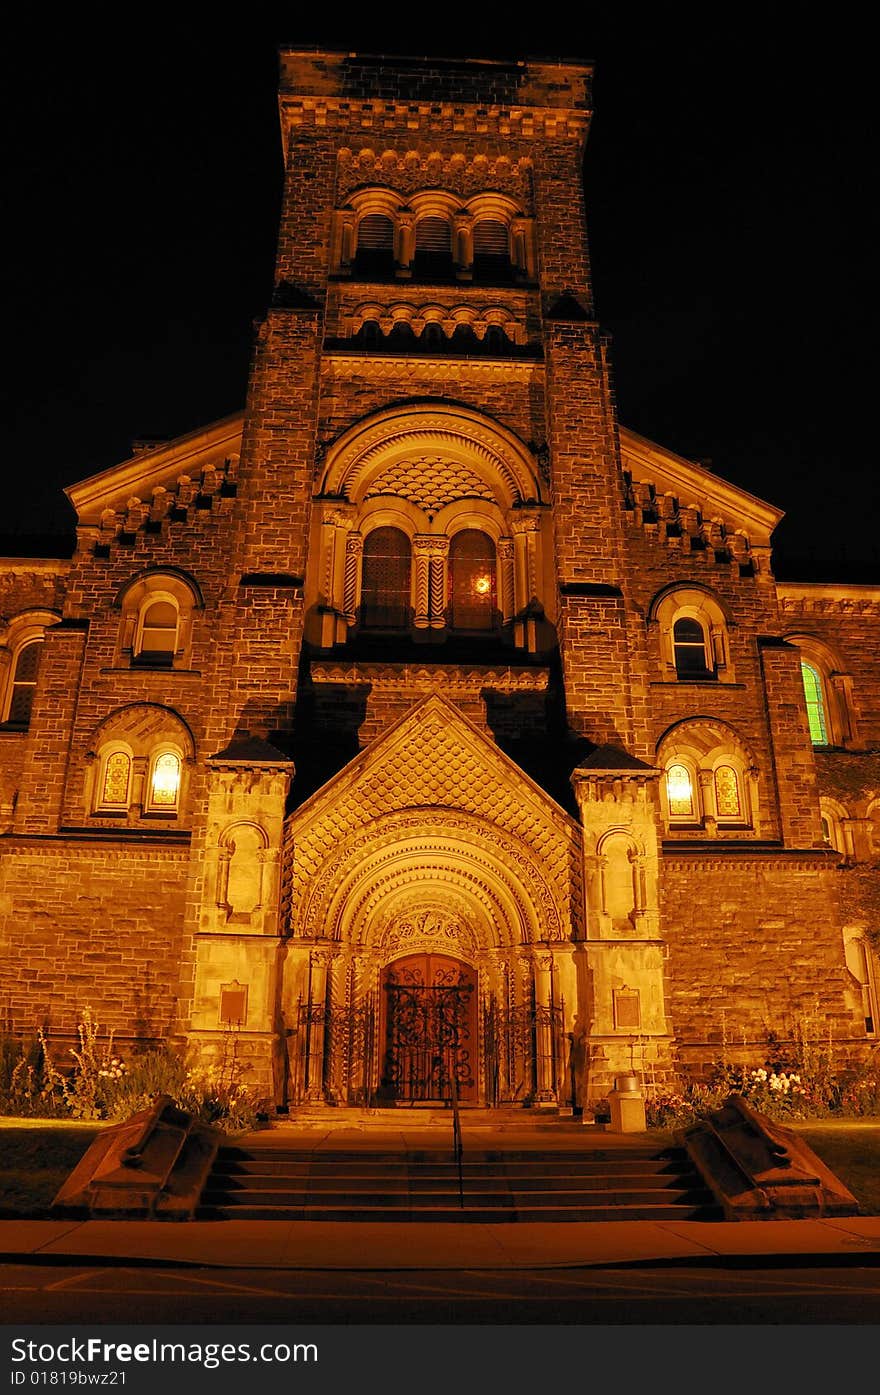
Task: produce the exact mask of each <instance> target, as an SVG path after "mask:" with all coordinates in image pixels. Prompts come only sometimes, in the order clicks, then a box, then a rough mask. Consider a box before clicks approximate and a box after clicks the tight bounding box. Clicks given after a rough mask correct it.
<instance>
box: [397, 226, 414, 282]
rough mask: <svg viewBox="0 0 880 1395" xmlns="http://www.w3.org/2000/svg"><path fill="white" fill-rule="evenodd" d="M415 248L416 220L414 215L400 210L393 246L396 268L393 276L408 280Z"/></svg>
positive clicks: (410, 274)
mask: <svg viewBox="0 0 880 1395" xmlns="http://www.w3.org/2000/svg"><path fill="white" fill-rule="evenodd" d="M415 250H416V222H415V217H414V216H413V214H412V213H410V212H408V211H401V212H400V213H398V215H397V235H396V247H395V259H396V261H397V270H396V271H395V273H394V274H395V276H398V277H399V278H400V279H401V280H409V278H410V277H411V276H412V259H413V256H414V255H415Z"/></svg>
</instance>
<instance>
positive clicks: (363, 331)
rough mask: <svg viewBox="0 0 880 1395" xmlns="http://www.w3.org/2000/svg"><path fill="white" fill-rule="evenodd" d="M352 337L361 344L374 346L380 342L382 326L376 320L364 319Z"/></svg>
mask: <svg viewBox="0 0 880 1395" xmlns="http://www.w3.org/2000/svg"><path fill="white" fill-rule="evenodd" d="M354 337H355V339H358V340H359V341H360V342H361V344H367V345H369V346H370V347H375V346H377V345H379V344H381V343H382V338H383V335H382V326H381V325H380V323H379V321H378V320H364V322H363V324H362V325H361V327H360V329H359V330H358V332H357V334H356V335H355V336H354Z"/></svg>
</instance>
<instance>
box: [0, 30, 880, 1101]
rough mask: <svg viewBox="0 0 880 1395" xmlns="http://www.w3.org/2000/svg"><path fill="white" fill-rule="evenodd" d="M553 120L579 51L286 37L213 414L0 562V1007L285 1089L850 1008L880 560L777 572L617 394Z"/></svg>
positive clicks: (633, 1042)
mask: <svg viewBox="0 0 880 1395" xmlns="http://www.w3.org/2000/svg"><path fill="white" fill-rule="evenodd" d="M589 117H590V73H589V70H587V69H585V68H583V67H575V66H570V65H556V64H543V63H522V64H500V63H451V62H442V63H437V64H432V63H430V62H428V61H427V60H420V61H416V60H395V61H394V62H393V63H390V62H389V61H388V60H376V59H371V58H367V57H351V56H345V55H339V54H320V53H314V52H311V53H293V52H291V53H285V54H283V55H282V66H281V124H282V133H283V141H284V149H285V158H286V169H287V181H286V193H285V200H284V210H283V214H282V223H281V230H280V238H279V250H278V264H277V276H276V291H275V296H274V299H273V302H272V305H271V306H270V308H269V310H268V312H267V314H266V316H265V319H264V320H263V321H262V323H261V324H260V326H259V329H258V333H257V336H256V344H255V349H254V358H253V368H252V374H251V381H250V387H249V392H248V400H247V406H246V408H245V411H244V413H243V415H239V416H235V417H231V418H229V419H227V420H225V421H222V422H219V423H216V424H214V425H212V426H210V427H208V428H206V429H205V430H203V431H200V432H196V433H193V434H192V435H190V436H187V437H184V438H182V439H179V440H176V441H172V442H168V443H166V444H163V445H160V446H157V447H153V448H151V449H148V450H144V451H141V452H139V453H138V454H136V455H135V456H134V457H133V458H132V459H131V460H129V461H126V462H124V463H123V464H121V465H120V466H118V467H117V468H115V469H111V470H108V471H105V472H104V473H103V474H100V475H98V476H95V477H93V478H91V479H89V480H86V481H84V482H83V483H81V484H78V485H75V486H72V487H71V489H70V490H69V495H70V498H71V501H72V503H73V504H74V506H75V508H76V511H77V515H78V519H79V527H78V545H77V550H76V553H75V555H74V557H73V559H72V560H71V561H70V562H66V561H65V562H61V561H46V560H33V561H31V560H26V561H15V562H4V563H0V596H2V623H3V633H2V637H0V638H2V643H3V646H4V647H3V648H2V649H0V657H2V660H3V663H4V665H5V667H4V670H3V694H4V697H3V701H4V708H3V713H2V715H3V718H4V719H5V721H4V725H3V728H2V731H0V763H2V764H0V770H2V777H0V779H2V783H0V818H2V824H0V829H2V838H0V917H2V919H0V951H2V954H3V961H2V962H3V981H2V999H0V1002H2V1007H3V1011H4V1013H5V1016H6V1018H7V1021H8V1024H9V1025H10V1026H11V1027H12V1028H13V1029H15V1030H19V1031H28V1030H31V1029H33V1027H34V1026H35V1024H37V1023H45V1024H48V1027H49V1029H50V1031H51V1032H52V1033H54V1034H55V1035H61V1036H63V1035H64V1034H65V1033H71V1032H72V1031H73V1030H74V1027H75V1023H76V1021H77V1018H78V1014H79V1012H81V1010H82V1009H83V1007H85V1006H86V1005H89V1006H91V1007H92V1008H93V1009H94V1011H95V1012H96V1014H97V1016H98V1018H99V1020H100V1021H101V1022H102V1023H104V1024H106V1025H107V1026H112V1027H114V1028H115V1029H116V1030H117V1033H118V1039H120V1040H122V1041H125V1040H126V1039H133V1038H134V1039H138V1040H140V1041H147V1040H149V1041H155V1040H165V1039H174V1040H178V1041H181V1040H183V1039H188V1040H189V1041H190V1042H193V1043H195V1044H196V1045H197V1046H198V1047H199V1048H200V1049H201V1050H202V1051H203V1052H205V1053H208V1054H210V1053H218V1052H219V1053H222V1052H224V1051H226V1050H227V1049H228V1045H229V1041H230V1034H231V1035H232V1036H233V1037H234V1041H235V1048H236V1051H237V1053H238V1055H239V1059H240V1060H241V1061H242V1062H244V1063H245V1065H246V1068H247V1069H248V1070H249V1071H250V1072H251V1073H252V1079H253V1080H255V1081H257V1082H259V1083H260V1086H261V1088H263V1089H264V1090H265V1092H266V1094H267V1096H268V1097H270V1098H272V1099H274V1101H275V1103H276V1104H278V1105H281V1106H286V1105H290V1104H296V1103H298V1102H300V1101H302V1100H309V1101H313V1102H316V1103H317V1102H320V1101H326V1102H328V1103H337V1104H339V1103H364V1102H367V1101H374V1102H376V1101H378V1102H380V1103H381V1102H385V1103H392V1102H394V1101H397V1100H406V1101H409V1100H411V1099H426V1100H430V1099H434V1098H442V1097H444V1096H448V1093H449V1089H450V1080H451V1078H452V1076H453V1075H455V1078H456V1079H457V1082H458V1087H459V1092H460V1094H461V1096H462V1098H463V1099H465V1100H466V1101H467V1102H471V1103H488V1104H501V1103H505V1102H519V1103H530V1104H533V1105H536V1106H541V1105H544V1106H548V1107H552V1106H554V1105H557V1104H561V1105H566V1104H569V1103H570V1102H571V1100H572V1095H573V1093H574V1095H575V1098H576V1102H577V1103H582V1102H583V1100H584V1098H596V1097H598V1096H601V1095H603V1094H604V1092H605V1090H606V1089H607V1087H608V1085H609V1082H610V1080H611V1077H612V1076H613V1075H614V1073H615V1072H617V1071H620V1070H623V1069H628V1068H630V1067H631V1066H635V1067H636V1068H637V1069H638V1070H641V1071H643V1072H644V1074H645V1077H646V1079H647V1081H648V1082H649V1083H658V1082H662V1081H664V1080H666V1079H667V1078H668V1077H669V1075H670V1073H672V1072H678V1071H681V1070H689V1071H692V1072H693V1071H699V1070H703V1069H705V1068H706V1067H707V1066H709V1065H710V1064H711V1063H712V1062H713V1061H715V1060H717V1059H718V1058H719V1056H720V1055H721V1053H722V1051H726V1053H727V1055H728V1056H729V1057H736V1058H739V1059H742V1060H751V1061H757V1060H761V1059H763V1058H764V1056H765V1054H766V1051H767V1043H768V1039H769V1036H770V1034H771V1033H772V1034H775V1037H776V1038H778V1039H780V1040H782V1041H785V1040H790V1039H791V1038H792V1036H793V1034H794V1033H795V1031H796V1030H797V1029H798V1028H799V1027H803V1025H804V1023H805V1022H806V1023H808V1024H812V1025H813V1026H814V1027H815V1028H816V1029H817V1030H819V1031H821V1034H822V1035H823V1036H827V1034H828V1033H829V1032H830V1033H831V1034H832V1036H833V1038H834V1040H835V1041H836V1042H837V1043H838V1044H839V1046H840V1048H841V1050H842V1051H843V1052H844V1053H848V1054H850V1055H853V1056H856V1055H858V1054H859V1053H860V1052H862V1051H863V1050H864V1049H865V1046H866V1045H867V1044H869V1043H870V1042H871V1041H873V1040H875V1039H876V1036H877V1031H878V1021H877V1002H876V980H875V977H874V974H875V969H874V966H873V961H872V958H871V953H870V944H871V939H872V936H873V935H874V934H875V930H876V925H877V914H876V913H877V909H878V906H877V899H878V898H877V886H878V876H877V860H878V856H880V812H878V807H880V806H878V798H880V757H878V754H877V752H878V747H880V679H878V670H877V652H878V639H880V588H863V587H848V586H835V587H816V586H810V585H803V586H798V585H793V584H790V583H787V584H785V585H777V583H776V582H775V581H774V578H773V575H772V572H771V569H770V544H771V534H772V532H773V529H774V527H775V526H776V524H777V523H778V521H779V519H780V517H781V514H780V512H779V510H777V509H775V508H773V507H772V506H770V505H768V504H766V503H764V502H762V501H761V500H759V499H756V498H754V497H753V496H751V495H749V494H747V493H745V492H744V491H742V490H740V489H738V488H737V487H736V486H734V485H732V484H729V483H727V482H726V481H724V480H722V479H720V478H719V477H718V476H716V475H714V474H712V473H710V472H709V471H707V470H706V469H704V468H703V467H701V466H699V465H697V464H695V463H693V462H691V461H687V460H684V459H681V458H680V457H678V456H676V455H674V454H673V453H671V452H669V451H667V450H664V449H663V448H661V447H659V446H657V445H654V444H653V443H651V442H649V441H646V440H644V439H642V438H640V437H638V436H636V435H634V434H633V433H631V432H627V431H626V430H624V429H622V428H619V427H618V424H617V420H616V415H615V408H614V401H613V396H612V393H611V389H610V385H609V371H608V363H607V352H606V348H607V346H606V342H605V340H604V339H603V337H602V334H601V332H600V329H599V327H598V325H597V324H596V322H595V320H594V318H593V309H592V297H591V280H590V271H589V262H588V255H587V241H586V228H585V215H584V196H583V187H582V178H581V166H582V158H583V148H584V142H585V139H586V136H587V130H588V124H589ZM802 662H803V663H805V664H806V665H807V669H806V672H807V683H808V688H809V685H810V684H811V683H812V685H813V686H812V688H810V689H809V691H810V694H811V696H810V704H811V705H810V710H809V712H808V706H807V700H806V697H805V691H806V690H805V687H804V681H803V676H802V668H801V664H802ZM811 675H812V676H811ZM420 1023H421V1027H419V1024H420ZM426 1024H427V1025H426ZM419 1031H421V1036H420V1037H419ZM408 1034H409V1035H408ZM413 1034H415V1036H413ZM572 1044H573V1046H574V1051H575V1057H576V1059H577V1060H578V1061H580V1060H581V1059H583V1060H584V1061H585V1062H586V1074H585V1075H582V1073H581V1072H580V1069H579V1070H578V1071H576V1072H575V1074H576V1075H577V1077H578V1078H577V1081H576V1083H575V1086H574V1088H573V1085H572V1075H571V1071H570V1069H569V1062H570V1053H571V1050H572ZM420 1053H421V1054H420Z"/></svg>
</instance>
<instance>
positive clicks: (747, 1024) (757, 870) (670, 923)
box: [661, 850, 864, 1069]
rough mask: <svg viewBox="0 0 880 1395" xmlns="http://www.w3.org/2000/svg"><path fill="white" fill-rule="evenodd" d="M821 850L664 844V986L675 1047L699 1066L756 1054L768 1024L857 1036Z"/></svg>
mask: <svg viewBox="0 0 880 1395" xmlns="http://www.w3.org/2000/svg"><path fill="white" fill-rule="evenodd" d="M834 878H835V871H834V867H833V859H832V858H831V857H830V856H829V854H828V853H823V852H819V853H812V854H809V855H801V856H797V857H792V856H789V855H786V854H763V855H761V854H757V853H756V854H750V853H741V854H740V853H738V854H736V855H734V856H731V855H729V854H728V855H725V856H723V857H719V856H717V855H716V856H712V855H710V854H705V855H704V854H696V855H688V854H687V853H682V852H680V851H676V852H675V853H672V852H670V851H668V850H667V852H666V853H665V854H664V857H663V863H662V877H661V887H662V904H663V915H664V938H665V941H666V944H667V945H668V949H669V957H668V961H667V995H668V1005H669V1010H670V1014H671V1018H672V1023H673V1029H674V1032H675V1038H676V1042H677V1046H678V1052H679V1058H680V1060H681V1061H682V1063H684V1064H686V1065H687V1066H689V1067H690V1068H691V1069H694V1068H697V1069H707V1068H708V1067H710V1066H711V1065H712V1064H713V1063H715V1062H718V1061H719V1060H720V1059H721V1056H722V1053H723V1051H724V1049H725V1040H726V1048H727V1055H728V1059H729V1060H731V1061H736V1060H743V1061H746V1062H752V1063H755V1064H759V1063H761V1062H762V1061H763V1060H764V1059H765V1058H766V1055H767V1051H768V1047H769V1037H770V1034H771V1033H772V1034H774V1035H775V1037H776V1038H781V1039H783V1040H790V1039H791V1038H792V1036H793V1034H794V1032H795V1031H796V1029H797V1028H798V1024H799V1023H804V1022H806V1023H807V1024H808V1026H809V1024H813V1025H812V1026H811V1027H810V1030H811V1031H813V1032H819V1033H820V1034H821V1035H822V1036H823V1038H827V1035H828V1033H829V1031H830V1032H831V1034H832V1038H833V1040H834V1041H836V1042H837V1043H839V1045H840V1047H841V1049H842V1050H844V1051H845V1050H847V1049H852V1050H857V1049H858V1047H859V1045H860V1044H863V1043H864V1036H863V1034H862V1033H860V1031H859V1027H858V1023H857V1020H856V1015H855V1000H854V999H849V998H848V997H847V991H848V989H849V987H850V985H849V982H848V975H847V973H846V970H845V968H844V967H843V954H842V940H841V934H840V930H839V928H838V923H837V915H836V906H835V897H834ZM848 1044H849V1046H848Z"/></svg>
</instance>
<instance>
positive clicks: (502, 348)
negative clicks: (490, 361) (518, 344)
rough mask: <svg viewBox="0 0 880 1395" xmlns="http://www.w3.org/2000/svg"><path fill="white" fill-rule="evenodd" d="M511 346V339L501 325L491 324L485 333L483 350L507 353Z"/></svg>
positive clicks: (488, 352) (489, 352)
mask: <svg viewBox="0 0 880 1395" xmlns="http://www.w3.org/2000/svg"><path fill="white" fill-rule="evenodd" d="M509 348H510V340H509V339H508V337H507V335H506V334H505V332H504V330H503V329H502V328H501V326H500V325H489V327H488V329H487V330H486V333H485V334H484V335H483V350H484V352H485V353H487V354H496V355H500V354H506V353H507V351H508V350H509Z"/></svg>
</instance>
